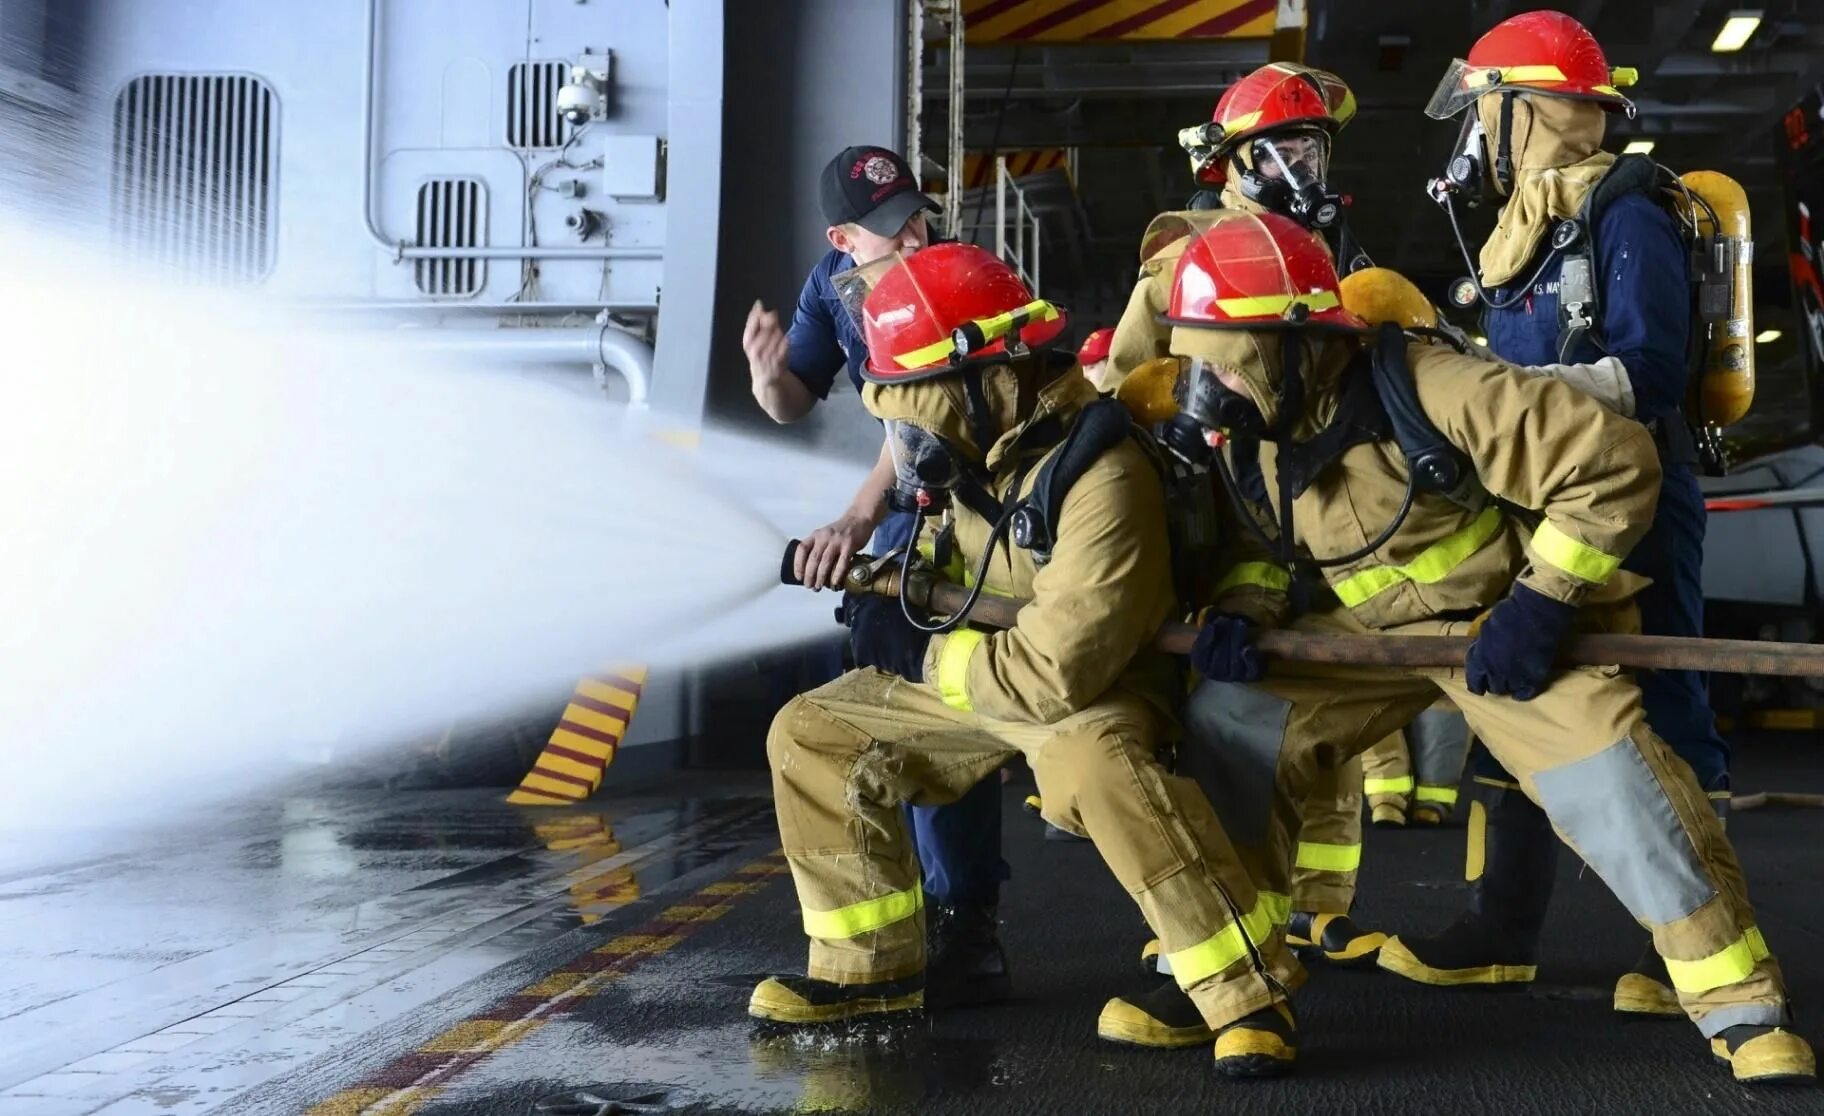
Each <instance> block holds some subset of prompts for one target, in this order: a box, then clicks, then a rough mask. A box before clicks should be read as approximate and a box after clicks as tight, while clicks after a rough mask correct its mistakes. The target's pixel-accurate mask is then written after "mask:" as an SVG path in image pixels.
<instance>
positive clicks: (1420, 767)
mask: <svg viewBox="0 0 1824 1116" xmlns="http://www.w3.org/2000/svg"><path fill="white" fill-rule="evenodd" d="M1406 746H1407V747H1408V748H1410V749H1412V771H1413V774H1415V775H1417V776H1418V777H1419V782H1420V783H1423V784H1426V785H1428V786H1433V787H1446V786H1449V787H1454V786H1456V785H1457V780H1459V779H1461V778H1462V777H1463V764H1464V762H1465V761H1467V760H1468V759H1469V722H1468V721H1466V720H1464V719H1463V714H1461V713H1459V712H1457V711H1456V710H1454V709H1427V710H1426V711H1425V712H1423V713H1421V714H1419V715H1418V716H1417V717H1414V718H1413V719H1412V723H1411V724H1410V725H1407V726H1406Z"/></svg>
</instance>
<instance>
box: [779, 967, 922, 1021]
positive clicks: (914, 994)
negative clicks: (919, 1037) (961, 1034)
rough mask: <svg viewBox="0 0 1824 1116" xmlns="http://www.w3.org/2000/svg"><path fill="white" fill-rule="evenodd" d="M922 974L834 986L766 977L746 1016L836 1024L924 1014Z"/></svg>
mask: <svg viewBox="0 0 1824 1116" xmlns="http://www.w3.org/2000/svg"><path fill="white" fill-rule="evenodd" d="M924 1007H925V977H924V974H923V973H920V974H918V975H916V976H909V977H905V978H903V979H901V980H887V981H879V982H877V983H874V984H835V983H833V982H831V981H827V980H818V979H816V978H815V977H808V976H802V977H801V976H780V977H767V978H766V979H765V980H763V981H761V982H760V983H759V984H758V985H756V986H755V988H754V994H753V997H752V998H751V999H749V1000H748V1001H747V1014H749V1015H751V1016H753V1017H754V1018H756V1019H766V1020H770V1021H771V1022H774V1023H793V1024H814V1023H837V1022H841V1021H842V1020H845V1019H855V1018H858V1017H860V1016H866V1015H892V1014H895V1013H897V1012H907V1011H923V1010H924Z"/></svg>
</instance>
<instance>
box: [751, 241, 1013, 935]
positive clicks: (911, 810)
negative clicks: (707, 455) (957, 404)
mask: <svg viewBox="0 0 1824 1116" xmlns="http://www.w3.org/2000/svg"><path fill="white" fill-rule="evenodd" d="M853 266H854V263H853V261H851V260H850V258H849V257H848V256H847V255H846V254H844V253H842V252H838V251H836V250H835V249H831V250H830V251H829V252H827V253H825V254H824V257H823V258H822V259H820V260H818V261H817V266H815V267H813V268H812V269H811V274H810V277H809V278H808V279H806V280H805V282H804V289H803V290H802V291H800V292H799V294H798V307H797V309H796V310H795V311H793V313H792V326H791V329H790V330H789V331H788V332H787V334H786V341H787V343H788V345H789V349H790V352H789V355H788V356H787V360H786V363H787V365H788V366H789V367H790V368H791V371H792V374H793V375H795V376H797V377H798V379H799V380H801V381H803V383H804V386H805V387H807V388H809V389H811V391H812V392H813V393H815V394H816V396H817V398H819V399H827V398H829V394H830V387H831V385H832V384H834V383H835V382H836V374H837V373H838V372H839V371H841V370H842V369H843V368H844V367H846V368H847V369H848V373H849V378H850V379H851V380H852V381H854V384H855V388H856V390H857V391H859V390H861V384H862V379H861V365H862V362H863V361H865V360H867V359H868V347H867V343H866V342H865V341H863V340H862V336H861V331H860V330H859V329H858V328H857V327H856V325H855V321H854V319H853V318H851V317H849V315H848V313H847V311H845V310H844V309H843V306H842V302H841V300H840V299H839V298H838V297H837V295H836V288H835V286H834V285H833V284H832V283H831V282H830V279H831V277H832V276H834V275H837V274H840V273H841V272H843V271H846V270H848V269H849V268H851V267H853ZM915 522H916V520H915V517H913V516H912V515H910V514H905V513H889V514H888V516H887V518H886V520H885V521H884V522H882V523H881V525H880V527H879V529H878V530H876V531H875V533H874V539H873V541H872V542H871V543H870V544H869V549H870V551H871V552H872V553H874V554H885V553H886V552H887V551H889V550H891V549H893V548H894V547H897V546H903V545H904V544H906V543H907V542H909V541H910V540H911V538H912V528H913V525H914V523H915ZM841 669H842V668H841V665H840V664H836V665H835V667H834V669H833V670H831V671H830V673H829V677H830V678H834V677H836V675H837V674H840V673H841ZM827 680H828V679H825V680H824V681H827ZM906 815H907V819H908V823H909V824H910V826H911V829H912V842H913V845H914V846H915V847H916V848H917V849H918V861H919V864H920V865H921V866H922V867H923V868H924V873H925V891H926V893H927V894H929V895H930V896H931V898H932V899H933V900H934V901H936V902H937V903H939V904H941V905H944V906H965V905H993V904H994V903H995V902H996V901H998V899H999V898H1000V893H1001V881H1002V880H1004V879H1006V878H1007V876H1008V869H1007V862H1006V861H1004V860H1002V859H1001V786H1000V780H999V779H998V778H994V777H989V778H987V779H983V780H982V781H981V782H979V783H977V784H976V785H975V787H974V788H973V789H972V790H970V791H969V793H968V794H965V795H964V796H963V797H961V798H959V799H957V800H956V801H955V802H952V803H950V804H949V805H947V806H908V807H906Z"/></svg>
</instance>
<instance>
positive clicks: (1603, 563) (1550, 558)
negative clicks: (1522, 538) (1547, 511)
mask: <svg viewBox="0 0 1824 1116" xmlns="http://www.w3.org/2000/svg"><path fill="white" fill-rule="evenodd" d="M1533 553H1534V554H1537V555H1538V556H1539V557H1540V558H1542V559H1544V560H1545V561H1547V562H1550V563H1551V564H1552V565H1554V566H1557V567H1558V568H1559V569H1561V570H1563V571H1564V572H1565V573H1568V574H1570V575H1571V576H1572V577H1575V578H1579V579H1581V580H1583V581H1587V582H1589V583H1591V584H1592V585H1601V584H1602V583H1603V582H1605V581H1607V580H1609V575H1611V574H1613V573H1614V572H1615V571H1616V570H1617V569H1618V568H1620V566H1621V559H1620V558H1618V557H1617V556H1615V555H1613V554H1607V553H1604V552H1603V551H1600V550H1597V549H1596V548H1595V547H1593V546H1591V545H1589V544H1588V543H1581V542H1578V541H1577V540H1576V539H1573V538H1572V537H1571V536H1569V535H1567V534H1565V533H1564V532H1563V531H1560V530H1559V529H1558V528H1556V527H1554V526H1552V523H1551V520H1549V519H1548V520H1546V521H1545V522H1544V523H1541V524H1540V525H1539V529H1538V530H1537V531H1534V532H1533Z"/></svg>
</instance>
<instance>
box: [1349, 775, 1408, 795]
mask: <svg viewBox="0 0 1824 1116" xmlns="http://www.w3.org/2000/svg"><path fill="white" fill-rule="evenodd" d="M1412 786H1413V783H1412V776H1410V775H1402V776H1400V777H1399V778H1397V779H1363V780H1362V793H1363V794H1411V793H1412Z"/></svg>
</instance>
